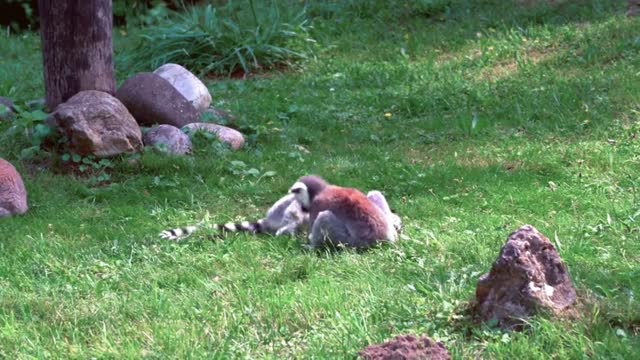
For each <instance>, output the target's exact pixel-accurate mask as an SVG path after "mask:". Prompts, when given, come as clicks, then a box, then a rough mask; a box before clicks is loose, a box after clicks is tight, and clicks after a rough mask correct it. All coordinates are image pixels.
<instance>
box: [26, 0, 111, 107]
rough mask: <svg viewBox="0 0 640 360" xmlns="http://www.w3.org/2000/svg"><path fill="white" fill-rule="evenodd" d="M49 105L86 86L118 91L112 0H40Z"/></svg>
mask: <svg viewBox="0 0 640 360" xmlns="http://www.w3.org/2000/svg"><path fill="white" fill-rule="evenodd" d="M38 6H39V13H40V37H41V39H42V58H43V63H44V82H45V93H46V105H47V108H48V109H49V110H52V111H53V110H55V108H56V107H57V106H58V104H60V103H62V102H65V101H66V100H67V99H69V98H70V97H71V96H73V95H75V94H76V93H78V92H80V91H82V90H99V91H104V92H107V93H109V94H114V93H115V78H114V69H113V43H112V29H113V12H112V2H111V0H39V1H38Z"/></svg>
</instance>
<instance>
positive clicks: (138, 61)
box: [129, 1, 313, 75]
mask: <svg viewBox="0 0 640 360" xmlns="http://www.w3.org/2000/svg"><path fill="white" fill-rule="evenodd" d="M245 5H246V3H245V4H241V5H240V4H236V3H235V2H233V1H229V2H228V3H227V4H226V5H225V6H221V7H216V6H213V5H211V4H209V5H207V6H204V7H202V6H193V7H190V8H185V9H183V11H182V12H180V13H175V12H174V13H172V16H171V18H170V19H169V20H167V21H165V22H163V23H161V24H159V25H157V26H150V27H148V28H147V29H146V30H145V32H144V34H142V36H141V38H140V41H139V44H138V46H137V47H136V48H135V49H134V51H133V54H132V56H131V58H130V59H129V60H130V61H131V63H132V64H133V66H134V67H135V68H140V69H147V70H148V69H150V68H155V67H157V66H160V65H162V64H165V63H168V62H173V63H178V64H181V65H183V66H185V67H186V68H188V69H190V70H192V71H194V72H199V73H201V74H207V73H214V74H226V75H230V74H232V73H234V72H236V71H241V72H243V73H244V74H247V73H251V72H256V71H259V70H263V69H270V68H277V67H288V66H292V65H293V64H294V63H295V62H297V61H299V60H303V59H306V58H308V57H309V54H310V51H311V48H310V44H312V43H313V40H311V39H310V38H309V34H308V31H309V24H308V21H307V18H306V14H305V12H304V10H302V11H300V12H298V13H295V14H291V13H290V11H288V10H283V9H280V8H279V7H278V5H277V4H276V2H275V1H273V2H271V3H270V5H266V4H265V3H262V2H261V3H260V7H259V8H257V7H256V6H255V4H253V2H251V4H250V5H251V6H249V8H250V9H247V6H245ZM258 14H260V15H258Z"/></svg>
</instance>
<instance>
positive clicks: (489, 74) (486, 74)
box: [479, 50, 553, 82]
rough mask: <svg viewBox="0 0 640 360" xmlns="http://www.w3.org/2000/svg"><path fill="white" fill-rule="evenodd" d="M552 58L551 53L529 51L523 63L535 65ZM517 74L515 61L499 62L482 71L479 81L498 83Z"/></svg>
mask: <svg viewBox="0 0 640 360" xmlns="http://www.w3.org/2000/svg"><path fill="white" fill-rule="evenodd" d="M552 56H553V53H551V52H547V51H540V50H530V51H527V52H526V53H525V55H524V62H525V63H526V64H532V65H536V64H538V63H540V62H542V61H545V60H548V59H550V58H551V57H552ZM517 72H518V63H517V62H516V61H515V59H511V60H509V61H507V62H501V63H498V64H496V65H494V66H491V67H488V68H486V69H483V70H482V72H480V76H479V79H480V80H488V81H493V82H495V81H498V80H501V79H504V78H506V77H509V76H512V75H514V74H515V73H517Z"/></svg>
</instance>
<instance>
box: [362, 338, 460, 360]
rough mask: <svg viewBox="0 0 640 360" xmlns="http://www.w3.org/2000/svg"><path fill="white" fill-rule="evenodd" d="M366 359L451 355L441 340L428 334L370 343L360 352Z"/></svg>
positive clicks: (442, 359) (437, 359)
mask: <svg viewBox="0 0 640 360" xmlns="http://www.w3.org/2000/svg"><path fill="white" fill-rule="evenodd" d="M358 355H360V357H361V358H362V359H364V360H419V359H420V360H449V359H451V355H450V354H449V351H448V350H447V348H445V347H444V345H443V344H442V343H441V342H436V341H434V340H432V339H430V338H428V337H426V336H422V337H416V336H413V335H404V336H396V337H395V338H394V339H393V340H391V341H387V342H385V343H382V344H378V345H370V346H368V347H366V348H365V349H364V350H362V351H360V352H359V353H358Z"/></svg>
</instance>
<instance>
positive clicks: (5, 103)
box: [0, 96, 15, 121]
mask: <svg viewBox="0 0 640 360" xmlns="http://www.w3.org/2000/svg"><path fill="white" fill-rule="evenodd" d="M14 116H15V108H14V107H13V101H11V99H9V98H6V97H3V96H0V121H6V120H11V119H13V117H14Z"/></svg>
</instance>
